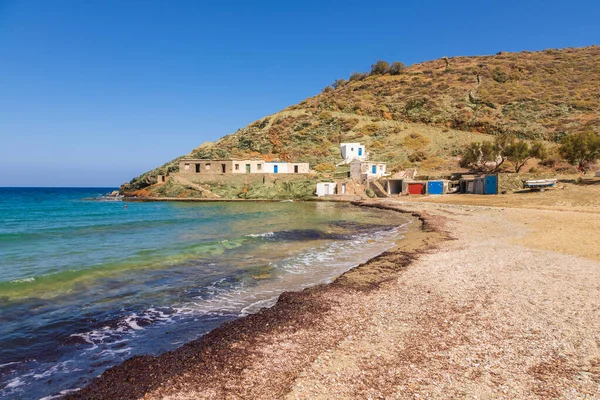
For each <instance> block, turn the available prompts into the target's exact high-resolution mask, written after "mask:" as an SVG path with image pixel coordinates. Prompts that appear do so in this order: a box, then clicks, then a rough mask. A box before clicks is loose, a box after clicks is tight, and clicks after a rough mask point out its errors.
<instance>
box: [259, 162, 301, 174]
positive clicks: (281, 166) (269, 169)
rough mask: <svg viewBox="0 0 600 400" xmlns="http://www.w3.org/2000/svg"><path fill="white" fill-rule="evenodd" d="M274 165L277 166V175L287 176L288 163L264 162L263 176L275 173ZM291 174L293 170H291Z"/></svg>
mask: <svg viewBox="0 0 600 400" xmlns="http://www.w3.org/2000/svg"><path fill="white" fill-rule="evenodd" d="M275 165H277V173H278V174H287V173H288V172H289V171H288V163H286V162H266V163H265V167H264V168H265V171H264V172H265V174H273V173H275ZM292 172H294V170H293V169H292Z"/></svg>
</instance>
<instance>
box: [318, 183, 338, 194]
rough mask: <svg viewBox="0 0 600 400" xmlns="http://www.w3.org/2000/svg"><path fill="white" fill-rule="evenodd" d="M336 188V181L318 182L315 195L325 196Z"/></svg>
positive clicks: (332, 192)
mask: <svg viewBox="0 0 600 400" xmlns="http://www.w3.org/2000/svg"><path fill="white" fill-rule="evenodd" d="M336 188H337V183H335V182H319V183H317V190H316V194H317V196H319V197H321V196H327V195H330V194H335V192H336Z"/></svg>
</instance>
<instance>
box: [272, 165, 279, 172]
mask: <svg viewBox="0 0 600 400" xmlns="http://www.w3.org/2000/svg"><path fill="white" fill-rule="evenodd" d="M278 169H279V166H278V165H273V173H274V174H276V173H277V170H278Z"/></svg>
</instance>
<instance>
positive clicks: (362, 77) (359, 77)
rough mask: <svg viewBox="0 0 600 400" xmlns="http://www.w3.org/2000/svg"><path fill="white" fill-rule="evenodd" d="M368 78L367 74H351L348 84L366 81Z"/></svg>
mask: <svg viewBox="0 0 600 400" xmlns="http://www.w3.org/2000/svg"><path fill="white" fill-rule="evenodd" d="M368 76H369V74H367V73H366V72H353V73H352V74H351V75H350V82H354V81H362V80H365V79H367V77H368Z"/></svg>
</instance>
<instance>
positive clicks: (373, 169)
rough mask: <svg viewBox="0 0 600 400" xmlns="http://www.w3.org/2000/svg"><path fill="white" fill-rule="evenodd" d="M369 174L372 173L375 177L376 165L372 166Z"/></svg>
mask: <svg viewBox="0 0 600 400" xmlns="http://www.w3.org/2000/svg"><path fill="white" fill-rule="evenodd" d="M371 173H372V174H373V175H377V165H373V166H372V167H371Z"/></svg>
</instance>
